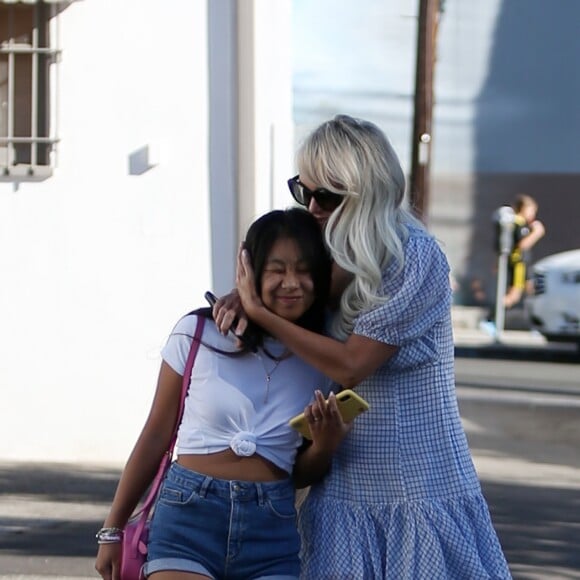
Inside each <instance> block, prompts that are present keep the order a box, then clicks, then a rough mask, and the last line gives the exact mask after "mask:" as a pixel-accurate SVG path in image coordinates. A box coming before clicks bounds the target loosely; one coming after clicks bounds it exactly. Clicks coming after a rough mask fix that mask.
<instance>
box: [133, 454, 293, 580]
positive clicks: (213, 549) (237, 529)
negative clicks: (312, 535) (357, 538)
mask: <svg viewBox="0 0 580 580" xmlns="http://www.w3.org/2000/svg"><path fill="white" fill-rule="evenodd" d="M299 549H300V537H299V535H298V531H297V529H296V509H295V507H294V486H293V485H292V482H291V481H290V479H285V480H282V481H274V482H262V483H255V482H249V481H226V480H223V479H215V478H213V477H209V476H206V475H202V474H200V473H196V472H195V471H191V470H189V469H186V468H185V467H183V466H181V465H179V464H178V463H173V464H172V465H171V467H170V468H169V471H168V472H167V475H166V477H165V481H164V482H163V485H162V487H161V490H160V492H159V498H158V499H157V503H156V505H155V512H154V514H153V519H152V521H151V530H150V533H149V542H148V554H147V563H146V564H145V567H144V572H145V575H146V576H147V575H148V574H152V573H153V572H160V571H162V570H175V571H181V572H193V573H197V574H205V575H207V576H209V577H210V578H216V579H218V578H219V579H221V580H250V579H254V580H258V579H260V580H296V579H297V578H298V576H299V573H300V562H299V559H298V552H299Z"/></svg>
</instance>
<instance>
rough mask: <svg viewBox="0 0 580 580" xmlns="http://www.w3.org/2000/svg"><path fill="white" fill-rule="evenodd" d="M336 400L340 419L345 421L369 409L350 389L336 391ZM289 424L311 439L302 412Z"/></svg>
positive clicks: (348, 421)
mask: <svg viewBox="0 0 580 580" xmlns="http://www.w3.org/2000/svg"><path fill="white" fill-rule="evenodd" d="M336 402H337V404H338V410H339V411H340V414H341V416H342V419H343V420H344V421H345V422H347V423H350V422H351V421H352V420H353V419H354V418H355V417H357V416H358V415H360V414H361V413H364V412H365V411H368V410H369V404H368V403H367V402H366V401H365V400H364V399H363V398H362V397H361V396H360V395H357V394H356V393H355V392H354V391H351V390H350V389H345V390H344V391H340V393H337V395H336ZM290 426H291V427H293V428H294V429H296V430H297V431H299V432H300V433H301V434H302V436H303V437H305V438H306V439H312V435H310V427H309V425H308V422H307V421H306V417H305V416H304V413H300V415H296V417H293V418H292V419H290Z"/></svg>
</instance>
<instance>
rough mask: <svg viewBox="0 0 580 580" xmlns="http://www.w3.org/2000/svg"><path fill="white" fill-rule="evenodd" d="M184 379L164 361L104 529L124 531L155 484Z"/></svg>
mask: <svg viewBox="0 0 580 580" xmlns="http://www.w3.org/2000/svg"><path fill="white" fill-rule="evenodd" d="M182 380H183V379H182V377H181V376H180V375H179V374H177V373H176V372H175V371H174V370H173V369H172V368H171V367H170V366H169V365H168V364H167V363H166V362H165V361H163V362H162V363H161V369H160V371H159V379H158V382H157V390H156V393H155V397H154V399H153V403H152V406H151V410H150V412H149V416H148V418H147V420H146V422H145V425H144V427H143V430H142V431H141V434H140V435H139V438H138V439H137V442H136V443H135V447H134V448H133V451H132V452H131V455H130V456H129V459H128V461H127V464H126V465H125V469H124V470H123V474H122V475H121V479H120V480H119V485H118V486H117V491H116V492H115V497H114V499H113V504H112V506H111V510H110V512H109V515H108V516H107V519H106V520H105V523H104V527H117V528H122V527H123V526H124V525H125V524H126V523H127V520H128V519H129V517H130V516H131V514H132V513H133V510H134V509H135V507H136V506H137V504H138V503H139V500H140V499H141V497H142V496H143V494H144V493H145V491H146V490H147V488H148V486H149V485H150V484H151V482H152V481H153V478H154V477H155V474H156V473H157V468H158V467H159V463H160V462H161V458H162V457H163V454H164V453H165V452H166V451H167V448H168V447H169V443H170V441H171V436H172V434H173V429H174V426H175V421H176V420H177V413H178V411H179V402H180V398H181V386H182Z"/></svg>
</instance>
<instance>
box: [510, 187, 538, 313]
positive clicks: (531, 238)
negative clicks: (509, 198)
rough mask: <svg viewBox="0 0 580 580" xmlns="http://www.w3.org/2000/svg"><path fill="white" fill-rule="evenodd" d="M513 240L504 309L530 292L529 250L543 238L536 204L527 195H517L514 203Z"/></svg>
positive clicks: (513, 304)
mask: <svg viewBox="0 0 580 580" xmlns="http://www.w3.org/2000/svg"><path fill="white" fill-rule="evenodd" d="M513 207H514V212H515V216H514V240H513V249H512V251H511V253H510V255H509V272H508V280H509V286H508V290H507V293H506V295H505V296H504V299H503V303H504V305H505V307H506V308H511V307H512V306H515V305H516V304H517V303H518V302H519V301H520V300H521V299H522V296H523V295H524V293H525V292H526V291H527V292H529V291H530V288H529V280H528V271H529V265H530V263H531V250H532V248H533V247H534V246H535V245H536V244H537V243H538V241H539V240H540V239H541V238H543V237H544V235H545V233H546V229H545V228H544V224H543V223H542V222H541V221H540V220H538V219H536V215H537V213H538V204H537V203H536V201H535V199H534V198H533V197H530V196H529V195H519V196H518V197H517V198H516V200H515V203H514V206H513Z"/></svg>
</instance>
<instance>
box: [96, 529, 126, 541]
mask: <svg viewBox="0 0 580 580" xmlns="http://www.w3.org/2000/svg"><path fill="white" fill-rule="evenodd" d="M95 537H96V538H97V544H120V543H121V542H122V541H123V530H122V529H121V528H101V529H100V530H99V531H98V532H97V533H96V534H95Z"/></svg>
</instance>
